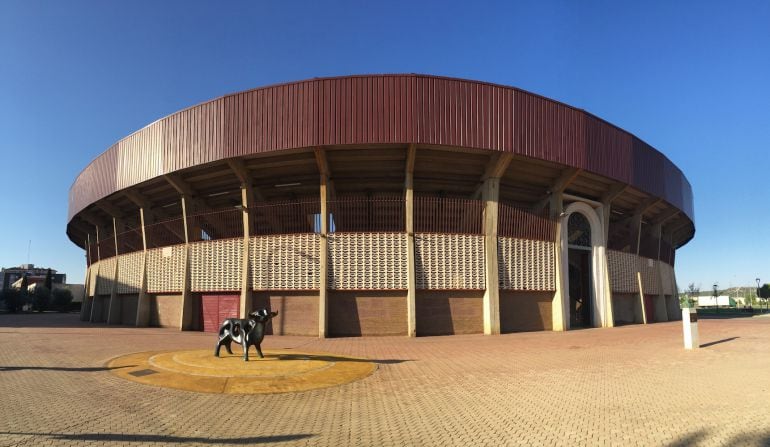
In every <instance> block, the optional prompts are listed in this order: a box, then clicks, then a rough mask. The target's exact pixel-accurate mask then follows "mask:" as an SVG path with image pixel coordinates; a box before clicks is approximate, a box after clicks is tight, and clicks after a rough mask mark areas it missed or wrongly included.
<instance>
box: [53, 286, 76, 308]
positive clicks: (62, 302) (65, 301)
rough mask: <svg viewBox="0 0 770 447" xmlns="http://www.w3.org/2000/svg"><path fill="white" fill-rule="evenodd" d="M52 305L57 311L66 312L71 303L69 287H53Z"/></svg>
mask: <svg viewBox="0 0 770 447" xmlns="http://www.w3.org/2000/svg"><path fill="white" fill-rule="evenodd" d="M52 295H53V307H54V308H55V309H56V310H58V311H59V312H67V311H68V310H69V308H70V304H71V303H72V292H71V291H70V290H69V289H53V293H52Z"/></svg>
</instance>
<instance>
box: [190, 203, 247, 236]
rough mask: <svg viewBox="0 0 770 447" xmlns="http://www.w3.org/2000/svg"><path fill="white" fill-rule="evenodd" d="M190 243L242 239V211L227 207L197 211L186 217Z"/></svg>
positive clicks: (238, 208) (237, 208)
mask: <svg viewBox="0 0 770 447" xmlns="http://www.w3.org/2000/svg"><path fill="white" fill-rule="evenodd" d="M187 231H188V232H189V234H188V238H189V240H190V242H197V241H214V240H218V239H230V238H234V237H243V210H242V209H241V208H240V207H228V208H220V209H213V210H199V211H196V212H194V213H192V214H189V215H188V216H187Z"/></svg>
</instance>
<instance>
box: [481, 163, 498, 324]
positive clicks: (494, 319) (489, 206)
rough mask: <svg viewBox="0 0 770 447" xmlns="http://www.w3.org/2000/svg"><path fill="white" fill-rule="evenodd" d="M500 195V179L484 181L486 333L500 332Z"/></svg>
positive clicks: (484, 308) (484, 307) (484, 306)
mask: <svg viewBox="0 0 770 447" xmlns="http://www.w3.org/2000/svg"><path fill="white" fill-rule="evenodd" d="M499 196H500V179H499V178H489V179H486V180H485V181H484V185H483V190H482V199H483V200H484V269H485V275H484V280H485V290H484V304H483V312H484V334H485V335H496V334H499V333H500V284H499V282H498V271H497V213H498V198H499Z"/></svg>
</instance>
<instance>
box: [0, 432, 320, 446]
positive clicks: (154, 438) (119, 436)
mask: <svg viewBox="0 0 770 447" xmlns="http://www.w3.org/2000/svg"><path fill="white" fill-rule="evenodd" d="M0 434H3V435H20V436H34V437H36V438H40V437H46V438H49V439H53V440H59V441H101V442H160V443H165V444H191V443H198V444H216V445H223V444H235V445H248V444H269V443H274V442H288V441H296V440H299V439H306V438H310V437H313V436H315V435H312V434H306V433H301V434H296V435H273V436H250V437H245V438H202V437H186V436H165V435H149V434H144V435H140V434H131V433H79V434H74V433H73V434H66V433H17V432H0Z"/></svg>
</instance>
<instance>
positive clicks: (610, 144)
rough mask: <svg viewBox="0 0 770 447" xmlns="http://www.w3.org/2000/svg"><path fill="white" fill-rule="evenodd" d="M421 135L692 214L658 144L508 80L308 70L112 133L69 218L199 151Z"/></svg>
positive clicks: (223, 154)
mask: <svg viewBox="0 0 770 447" xmlns="http://www.w3.org/2000/svg"><path fill="white" fill-rule="evenodd" d="M378 143H383V144H384V143H398V144H408V143H416V144H431V145H443V146H455V147H467V148H478V149H487V150H494V151H505V152H512V153H516V154H520V155H524V156H528V157H533V158H539V159H543V160H548V161H552V162H556V163H560V164H564V165H569V166H575V167H579V168H582V169H584V170H586V171H589V172H593V173H596V174H600V175H602V176H605V177H608V178H611V179H614V180H617V181H620V182H623V183H628V184H631V185H632V186H634V187H637V188H639V189H641V190H642V191H645V192H647V193H649V194H651V195H654V196H657V197H661V198H663V199H664V200H666V201H667V202H668V203H670V204H672V205H673V206H676V207H677V208H679V209H680V210H682V211H683V212H684V213H685V214H686V215H687V216H688V217H689V218H690V219H691V220H694V215H693V203H692V190H691V187H690V184H689V182H688V181H687V179H686V178H685V177H684V175H683V174H682V172H681V171H680V170H679V169H678V168H677V167H676V166H675V165H674V164H673V163H672V162H671V161H670V160H668V158H666V157H665V156H664V155H663V154H661V153H660V152H658V151H657V150H655V149H654V148H652V147H651V146H649V145H648V144H646V143H644V142H643V141H641V140H639V139H638V138H636V137H635V136H633V135H632V134H630V133H628V132H626V131H624V130H622V129H619V128H617V127H615V126H613V125H611V124H609V123H607V122H605V121H603V120H601V119H599V118H597V117H595V116H593V115H591V114H589V113H586V112H584V111H582V110H579V109H575V108H573V107H570V106H568V105H565V104H562V103H559V102H557V101H553V100H550V99H547V98H543V97H541V96H538V95H535V94H532V93H529V92H525V91H522V90H519V89H515V88H511V87H505V86H499V85H493V84H488V83H483V82H477V81H466V80H459V79H449V78H442V77H434V76H425V75H411V74H410V75H372V76H350V77H342V78H326V79H313V80H308V81H301V82H294V83H289V84H282V85H275V86H270V87H264V88H259V89H254V90H249V91H245V92H240V93H235V94H232V95H228V96H224V97H222V98H218V99H215V100H212V101H209V102H206V103H203V104H199V105H197V106H193V107H190V108H188V109H185V110H182V111H180V112H177V113H175V114H173V115H170V116H168V117H166V118H163V119H161V120H158V121H156V122H155V123H153V124H151V125H149V126H147V127H145V128H144V129H141V130H139V131H137V132H135V133H134V134H132V135H130V136H128V137H126V138H124V139H122V140H120V141H119V142H118V143H116V144H115V145H113V146H112V147H111V148H109V149H108V150H107V151H106V152H104V153H103V154H102V155H100V156H99V157H97V158H96V159H95V160H94V161H93V162H92V163H91V164H89V165H88V166H87V167H86V168H85V169H84V170H83V172H81V173H80V175H79V176H78V177H77V179H76V180H75V182H74V184H73V185H72V187H71V189H70V195H69V215H68V220H71V219H72V217H73V216H75V215H76V214H77V213H78V212H79V211H81V210H83V209H84V208H85V207H87V206H88V205H90V204H91V203H93V202H95V201H97V200H99V199H101V198H103V197H106V196H108V195H110V194H112V193H114V192H116V191H119V190H121V189H124V188H128V187H130V186H132V185H136V184H138V183H141V182H144V181H147V180H149V179H152V178H154V177H157V176H159V175H162V174H168V173H171V172H174V171H177V170H180V169H185V168H188V167H192V166H195V165H199V164H202V163H208V162H212V161H216V160H221V159H226V158H232V157H238V156H244V155H249V154H255V153H262V152H271V151H279V150H283V149H290V148H300V147H315V146H324V145H371V144H378Z"/></svg>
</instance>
